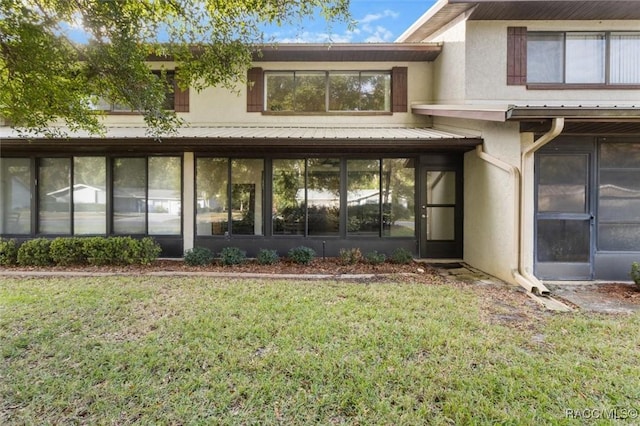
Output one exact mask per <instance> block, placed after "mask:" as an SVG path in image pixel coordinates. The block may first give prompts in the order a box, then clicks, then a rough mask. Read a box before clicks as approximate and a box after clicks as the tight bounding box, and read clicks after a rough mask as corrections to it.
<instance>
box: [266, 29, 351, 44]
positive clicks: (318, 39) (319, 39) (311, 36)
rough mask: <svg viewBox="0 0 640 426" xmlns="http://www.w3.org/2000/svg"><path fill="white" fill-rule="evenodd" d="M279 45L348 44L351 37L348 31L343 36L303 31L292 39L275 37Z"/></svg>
mask: <svg viewBox="0 0 640 426" xmlns="http://www.w3.org/2000/svg"><path fill="white" fill-rule="evenodd" d="M277 40H278V42H280V43H349V42H351V40H352V35H351V33H350V32H349V31H347V32H345V33H344V34H327V33H314V32H309V31H304V32H302V33H299V34H296V35H294V36H292V37H277Z"/></svg>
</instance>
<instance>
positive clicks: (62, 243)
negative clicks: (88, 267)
mask: <svg viewBox="0 0 640 426" xmlns="http://www.w3.org/2000/svg"><path fill="white" fill-rule="evenodd" d="M49 254H50V255H51V260H52V261H53V263H55V264H56V265H60V266H66V265H78V264H82V263H86V257H85V251H84V243H83V241H82V239H81V238H73V237H61V238H56V239H55V240H53V241H51V245H50V246H49Z"/></svg>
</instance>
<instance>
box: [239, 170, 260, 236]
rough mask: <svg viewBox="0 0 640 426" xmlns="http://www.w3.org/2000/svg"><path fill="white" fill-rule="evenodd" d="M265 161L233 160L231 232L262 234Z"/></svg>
mask: <svg viewBox="0 0 640 426" xmlns="http://www.w3.org/2000/svg"><path fill="white" fill-rule="evenodd" d="M263 176H264V161H263V160H261V159H241V160H240V159H238V160H232V161H231V233H232V234H235V235H262V233H263V230H262V223H263V220H262V204H263V201H262V200H263V197H264V191H263V181H264V178H263Z"/></svg>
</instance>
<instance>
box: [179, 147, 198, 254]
mask: <svg viewBox="0 0 640 426" xmlns="http://www.w3.org/2000/svg"><path fill="white" fill-rule="evenodd" d="M195 169H196V168H195V160H194V155H193V152H185V153H184V155H183V156H182V233H183V238H184V247H183V251H187V250H189V249H192V248H193V246H194V238H195V228H194V222H195V220H194V219H195V210H194V208H195V205H196V203H195V198H194V195H195V185H196V180H195Z"/></svg>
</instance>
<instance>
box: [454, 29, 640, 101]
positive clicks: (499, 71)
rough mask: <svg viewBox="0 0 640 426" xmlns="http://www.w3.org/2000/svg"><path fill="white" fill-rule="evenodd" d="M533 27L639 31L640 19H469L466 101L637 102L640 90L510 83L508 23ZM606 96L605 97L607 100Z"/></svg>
mask: <svg viewBox="0 0 640 426" xmlns="http://www.w3.org/2000/svg"><path fill="white" fill-rule="evenodd" d="M512 26H513V27H518V26H522V27H527V29H528V30H529V31H638V29H639V28H640V21H533V22H523V21H468V22H467V42H466V62H465V63H466V67H467V72H466V74H465V91H466V96H465V103H469V104H474V103H498V104H505V103H510V104H525V103H526V104H542V103H544V104H550V103H551V104H558V105H562V104H564V105H567V104H584V103H589V102H592V103H597V104H599V105H603V104H606V103H607V102H606V100H610V102H611V103H612V104H615V103H618V104H619V103H622V102H627V103H634V102H637V100H638V91H637V90H533V89H527V87H526V86H507V79H506V75H507V72H506V69H507V55H506V51H507V27H512ZM603 98H604V101H603Z"/></svg>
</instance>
